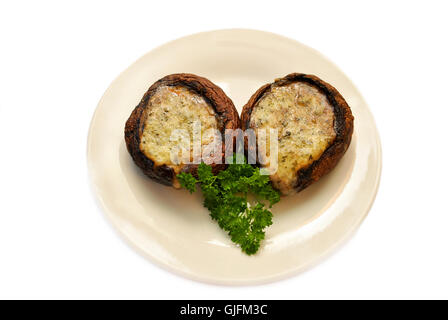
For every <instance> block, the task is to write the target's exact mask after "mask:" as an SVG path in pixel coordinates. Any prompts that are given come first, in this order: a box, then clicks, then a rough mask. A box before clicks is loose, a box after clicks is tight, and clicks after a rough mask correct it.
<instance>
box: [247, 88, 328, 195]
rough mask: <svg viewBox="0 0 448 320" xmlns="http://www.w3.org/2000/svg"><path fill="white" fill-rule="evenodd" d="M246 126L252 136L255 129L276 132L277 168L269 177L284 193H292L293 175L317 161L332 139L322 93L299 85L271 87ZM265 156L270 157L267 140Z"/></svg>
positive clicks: (326, 104) (295, 176)
mask: <svg viewBox="0 0 448 320" xmlns="http://www.w3.org/2000/svg"><path fill="white" fill-rule="evenodd" d="M250 127H251V128H253V129H255V133H256V134H257V129H265V130H267V132H269V131H268V130H269V129H270V128H276V129H278V169H277V172H276V173H275V174H273V175H271V177H270V178H271V181H272V183H273V185H274V186H275V187H276V188H277V189H279V190H280V191H281V192H282V193H284V194H288V193H290V192H292V191H293V190H292V188H293V186H294V185H295V184H296V183H297V174H296V172H297V171H298V170H299V169H301V168H304V167H307V166H308V165H310V164H311V163H312V162H313V161H314V160H317V159H319V157H320V156H321V155H322V153H323V152H324V151H325V150H326V148H327V147H328V146H329V145H330V144H331V143H332V142H333V141H334V139H335V137H336V132H335V130H334V111H333V107H332V106H331V104H330V102H329V101H328V99H327V97H326V96H325V95H324V94H323V93H321V92H320V91H319V90H318V89H317V88H315V87H313V86H312V85H310V84H307V83H303V82H294V83H290V84H287V85H283V86H277V85H273V86H272V87H271V89H270V90H269V91H268V92H266V93H265V94H264V95H263V96H262V97H261V99H260V100H259V101H258V102H257V104H256V105H255V107H254V109H253V111H252V114H251V120H250ZM262 151H265V150H262ZM262 153H263V154H264V152H262ZM266 156H267V159H269V158H270V153H269V139H268V141H267V144H266ZM263 160H265V159H263ZM265 166H266V167H268V166H269V163H268V164H266V165H265Z"/></svg>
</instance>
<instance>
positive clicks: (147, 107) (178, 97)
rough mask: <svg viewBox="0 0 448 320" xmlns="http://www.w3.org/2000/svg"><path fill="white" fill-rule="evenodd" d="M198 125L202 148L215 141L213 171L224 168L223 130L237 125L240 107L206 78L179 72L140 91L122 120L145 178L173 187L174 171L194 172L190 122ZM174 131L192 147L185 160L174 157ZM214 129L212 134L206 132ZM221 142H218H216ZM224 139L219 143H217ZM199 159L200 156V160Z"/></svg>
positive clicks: (191, 125) (178, 141)
mask: <svg viewBox="0 0 448 320" xmlns="http://www.w3.org/2000/svg"><path fill="white" fill-rule="evenodd" d="M195 123H199V124H200V129H199V134H200V135H201V136H200V139H199V141H200V147H204V146H206V145H211V144H213V143H215V144H216V143H219V145H218V146H217V148H215V149H214V150H217V152H216V153H217V154H214V155H213V156H214V159H217V158H218V159H220V161H216V163H211V166H212V169H213V171H214V172H215V173H216V172H218V171H219V170H222V169H224V168H225V161H224V153H225V148H224V138H223V136H224V132H225V129H236V128H239V127H240V121H239V117H238V112H237V111H236V109H235V106H234V105H233V102H232V101H231V100H230V98H228V97H227V96H226V94H225V93H224V92H223V91H222V89H221V88H219V87H218V86H216V85H215V84H213V83H212V82H211V81H209V80H208V79H206V78H203V77H199V76H196V75H193V74H186V73H179V74H171V75H168V76H165V77H163V78H162V79H160V80H158V81H157V82H155V83H154V84H153V85H152V86H151V87H150V88H149V89H148V91H147V92H146V93H145V94H144V96H143V98H142V99H141V101H140V103H139V104H138V105H137V107H136V108H135V109H134V110H133V112H132V114H131V115H130V117H129V119H128V120H127V122H126V125H125V130H124V131H125V141H126V146H127V149H128V151H129V153H130V155H131V156H132V158H133V160H134V162H135V163H136V165H137V166H138V167H140V169H141V170H142V171H143V173H144V174H146V175H147V176H148V177H150V178H152V179H153V180H155V181H157V182H159V183H161V184H164V185H169V186H174V187H176V188H178V187H180V185H179V183H178V182H177V179H176V175H177V174H178V173H180V172H190V173H192V174H193V175H196V172H197V167H198V164H197V163H194V162H193V154H192V151H193V149H194V148H189V147H192V146H193V144H194V142H193V141H192V139H191V138H192V136H194V132H193V131H194V130H195V129H194V125H195ZM173 130H183V131H182V132H185V133H186V134H187V136H188V140H187V141H186V142H185V139H184V140H183V142H184V144H185V143H186V144H187V145H186V146H185V145H184V147H187V149H189V150H190V151H191V152H190V153H189V155H188V159H187V160H188V161H187V162H179V161H173V150H174V149H175V148H178V147H179V144H180V143H181V142H182V140H179V139H173V136H174V135H173V133H174V131H173ZM213 131H214V132H217V133H218V134H220V135H221V138H222V139H221V140H216V141H214V139H215V138H216V136H213V135H207V136H206V135H205V133H206V132H213ZM217 141H219V142H217ZM221 141H222V142H221ZM201 161H202V159H201Z"/></svg>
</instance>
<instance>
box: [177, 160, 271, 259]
mask: <svg viewBox="0 0 448 320" xmlns="http://www.w3.org/2000/svg"><path fill="white" fill-rule="evenodd" d="M197 175H198V178H197V179H196V178H195V177H194V176H193V175H192V174H191V173H185V172H182V173H180V174H178V175H177V178H178V180H179V182H180V184H181V186H182V187H184V188H185V189H187V190H188V191H190V193H193V192H195V191H196V184H197V183H199V185H200V187H201V190H202V194H203V196H204V207H206V208H207V209H208V210H209V211H210V216H211V217H212V219H213V220H216V221H217V222H218V225H219V226H220V227H221V228H222V229H223V230H225V231H227V233H228V234H229V236H230V238H231V239H232V241H233V242H235V243H236V244H238V245H239V246H240V247H241V250H242V251H243V252H245V253H246V254H248V255H252V254H254V253H256V252H257V251H258V248H259V247H260V242H261V241H262V240H263V239H264V237H265V230H266V228H267V227H268V226H270V225H271V224H272V212H271V211H270V210H269V209H268V208H271V207H272V205H274V204H275V203H277V202H278V201H280V194H279V193H278V191H276V190H275V189H274V188H272V186H271V184H270V182H269V176H267V175H262V174H260V169H259V168H256V167H253V166H252V165H250V164H247V162H246V160H244V163H242V164H239V163H236V157H234V159H233V162H232V163H231V164H229V166H228V168H227V169H226V170H223V171H220V172H219V173H218V174H217V175H214V174H213V173H212V167H211V166H209V165H206V164H205V163H201V164H200V165H199V167H198V174H197ZM250 194H251V195H252V196H251V199H252V198H253V200H251V201H249V195H250ZM267 206H268V208H267Z"/></svg>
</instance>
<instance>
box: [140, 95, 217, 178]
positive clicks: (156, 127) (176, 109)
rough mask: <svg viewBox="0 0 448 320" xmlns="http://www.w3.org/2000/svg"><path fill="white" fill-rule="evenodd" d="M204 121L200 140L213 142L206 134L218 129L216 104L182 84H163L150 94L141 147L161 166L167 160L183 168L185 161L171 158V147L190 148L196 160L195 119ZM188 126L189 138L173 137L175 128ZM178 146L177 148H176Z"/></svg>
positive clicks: (206, 142) (177, 169) (168, 164)
mask: <svg viewBox="0 0 448 320" xmlns="http://www.w3.org/2000/svg"><path fill="white" fill-rule="evenodd" d="M197 121H199V122H200V124H201V138H202V140H201V144H202V145H207V144H210V143H211V142H213V137H212V136H210V135H204V132H205V131H207V130H208V129H215V130H218V121H217V119H216V114H215V111H214V110H213V108H212V107H211V106H210V104H209V103H207V102H206V101H205V99H204V98H203V97H202V96H200V95H198V94H195V93H194V92H192V91H190V90H188V89H187V88H185V87H182V86H162V87H159V88H158V89H157V91H156V92H155V93H154V94H153V95H152V96H151V98H150V100H149V102H148V108H147V115H146V120H145V124H144V130H143V134H142V136H141V139H140V150H142V152H143V153H144V154H145V155H146V156H147V157H148V158H150V159H152V160H153V161H154V163H155V164H156V165H158V166H160V165H162V164H165V165H167V166H169V167H171V168H173V169H174V171H175V172H176V173H178V172H180V170H181V168H182V167H183V166H184V164H182V163H180V164H175V163H173V162H172V161H171V151H172V150H178V149H179V147H181V148H185V149H188V150H190V159H189V161H192V160H193V128H194V123H195V122H197ZM176 129H181V130H186V133H187V139H186V140H185V139H179V140H176V139H173V138H172V133H173V130H176ZM173 148H175V149H173Z"/></svg>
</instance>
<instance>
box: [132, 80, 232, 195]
mask: <svg viewBox="0 0 448 320" xmlns="http://www.w3.org/2000/svg"><path fill="white" fill-rule="evenodd" d="M165 86H168V87H184V88H186V89H188V90H189V91H191V92H192V93H193V94H197V95H199V96H201V97H203V98H204V100H205V101H206V102H207V103H208V105H210V106H211V107H212V109H213V110H214V111H215V117H216V120H217V127H218V130H219V131H220V132H221V134H222V136H223V137H224V132H225V129H236V128H239V127H240V121H239V116H238V112H237V110H236V109H235V106H234V105H233V102H232V100H230V98H229V97H227V95H226V94H225V93H224V91H223V90H222V89H221V88H219V87H218V86H217V85H215V84H214V83H212V82H211V81H210V80H208V79H206V78H203V77H199V76H197V75H194V74H188V73H178V74H171V75H167V76H165V77H163V78H162V79H160V80H158V81H156V82H155V83H154V84H153V85H151V87H150V88H149V89H148V91H146V93H145V94H144V96H143V98H142V99H141V101H140V103H139V104H138V105H137V106H136V107H135V109H134V110H133V111H132V113H131V115H130V117H129V119H128V120H127V121H126V125H125V129H124V138H125V142H126V147H127V149H128V151H129V153H130V155H131V157H132V159H133V160H134V162H135V164H136V165H137V166H138V167H139V168H140V169H141V170H142V171H143V173H144V174H145V175H147V176H148V177H150V178H151V179H153V180H155V181H156V182H158V183H161V184H163V185H167V186H173V184H174V186H175V187H179V186H178V185H176V183H175V181H176V179H175V177H176V172H175V171H174V170H173V168H172V167H171V166H169V165H166V164H159V165H157V164H156V163H155V161H154V160H153V159H151V158H150V157H148V156H147V155H146V154H145V153H144V152H143V151H142V150H141V148H140V142H141V138H142V135H143V132H144V129H145V128H144V127H145V121H146V117H147V114H148V112H147V111H148V110H147V109H148V108H151V105H150V103H149V101H150V99H151V97H152V96H153V95H154V94H155V93H156V91H157V89H158V88H160V87H165ZM222 141H223V149H222V159H223V161H222V164H212V165H211V166H212V169H213V171H214V172H215V173H217V172H219V171H220V170H223V169H224V168H225V167H226V165H225V161H224V160H225V159H224V151H225V148H224V138H223V140H222ZM197 166H198V165H196V164H187V165H185V166H184V167H183V168H182V171H183V172H190V173H192V174H193V175H196V174H197Z"/></svg>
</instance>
